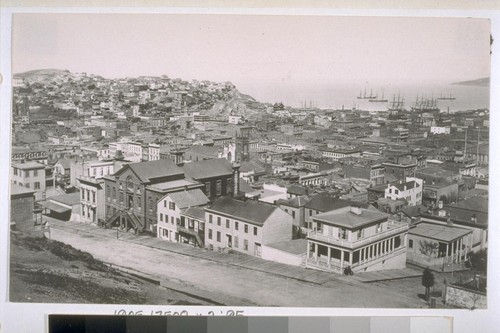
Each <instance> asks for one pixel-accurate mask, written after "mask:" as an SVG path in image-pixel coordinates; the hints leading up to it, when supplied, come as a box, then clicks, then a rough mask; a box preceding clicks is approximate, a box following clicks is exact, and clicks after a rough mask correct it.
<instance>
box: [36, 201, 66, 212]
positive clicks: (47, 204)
mask: <svg viewBox="0 0 500 333" xmlns="http://www.w3.org/2000/svg"><path fill="white" fill-rule="evenodd" d="M40 206H42V207H44V208H48V209H50V210H52V211H55V212H57V213H64V212H67V211H69V210H71V209H69V208H66V207H63V206H60V205H58V204H56V203H53V202H51V201H41V202H40Z"/></svg>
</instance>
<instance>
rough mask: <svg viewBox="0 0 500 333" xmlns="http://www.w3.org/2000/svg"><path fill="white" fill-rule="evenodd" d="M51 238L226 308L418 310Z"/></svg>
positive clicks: (112, 244) (154, 254)
mask: <svg viewBox="0 0 500 333" xmlns="http://www.w3.org/2000/svg"><path fill="white" fill-rule="evenodd" d="M51 237H52V239H55V240H59V241H61V242H64V243H67V244H71V245H72V246H74V247H75V248H77V249H80V250H82V251H86V252H89V253H91V254H92V255H93V256H94V257H95V258H96V259H99V260H102V261H104V262H107V263H110V264H113V265H118V266H121V267H125V268H129V269H132V270H135V271H139V272H143V273H146V274H148V275H151V276H153V277H156V278H158V279H162V280H164V281H165V283H166V284H167V285H170V286H174V287H175V286H176V287H177V288H178V289H179V290H181V289H182V290H189V292H190V293H192V294H194V295H203V297H206V298H210V299H211V300H213V301H216V302H218V303H222V304H225V305H249V306H257V305H258V306H287V307H299V306H300V307H318V306H320V307H375V308H377V307H384V308H388V307H393V308H418V307H421V306H422V303H421V301H420V300H418V299H414V298H412V297H407V296H405V295H401V294H398V293H395V292H393V291H392V290H391V289H390V288H386V289H384V288H373V287H372V286H370V285H368V284H363V283H359V282H356V281H348V282H346V281H343V280H342V279H339V281H338V284H337V283H336V284H335V285H332V284H331V283H330V284H329V286H328V287H326V286H323V285H319V284H312V283H303V282H300V281H297V280H293V279H288V278H285V277H280V276H276V275H274V274H270V273H265V272H258V271H253V270H250V269H247V268H241V267H235V266H231V265H226V264H220V263H214V262H213V261H210V260H206V259H202V258H194V257H191V256H185V255H182V254H179V253H173V252H168V251H165V250H160V249H156V248H151V247H148V246H145V245H140V244H134V243H130V242H126V241H121V240H117V239H113V238H109V237H103V236H101V235H98V234H89V233H87V232H85V233H83V232H82V233H81V232H78V231H75V230H66V229H64V228H58V227H57V226H56V225H53V227H52V230H51Z"/></svg>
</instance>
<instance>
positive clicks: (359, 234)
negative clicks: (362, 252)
mask: <svg viewBox="0 0 500 333" xmlns="http://www.w3.org/2000/svg"><path fill="white" fill-rule="evenodd" d="M361 238H363V229H359V230H358V239H361Z"/></svg>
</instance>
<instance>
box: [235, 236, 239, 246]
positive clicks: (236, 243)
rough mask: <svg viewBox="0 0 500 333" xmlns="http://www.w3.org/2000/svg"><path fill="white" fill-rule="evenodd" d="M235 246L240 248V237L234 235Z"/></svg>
mask: <svg viewBox="0 0 500 333" xmlns="http://www.w3.org/2000/svg"><path fill="white" fill-rule="evenodd" d="M234 247H235V248H238V247H239V244H238V237H236V236H235V237H234Z"/></svg>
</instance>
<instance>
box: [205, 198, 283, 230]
mask: <svg viewBox="0 0 500 333" xmlns="http://www.w3.org/2000/svg"><path fill="white" fill-rule="evenodd" d="M276 209H278V208H277V207H276V206H273V205H269V204H265V203H262V202H259V201H254V200H246V201H241V200H237V199H233V198H230V197H222V198H220V199H218V200H217V201H215V202H214V203H213V204H212V205H211V206H210V207H209V208H207V211H214V212H216V213H220V214H224V215H229V216H232V217H234V218H236V219H240V220H244V221H247V222H250V223H253V224H256V225H263V224H264V222H266V220H267V219H268V218H269V216H270V215H271V214H272V213H274V211H275V210H276Z"/></svg>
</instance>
